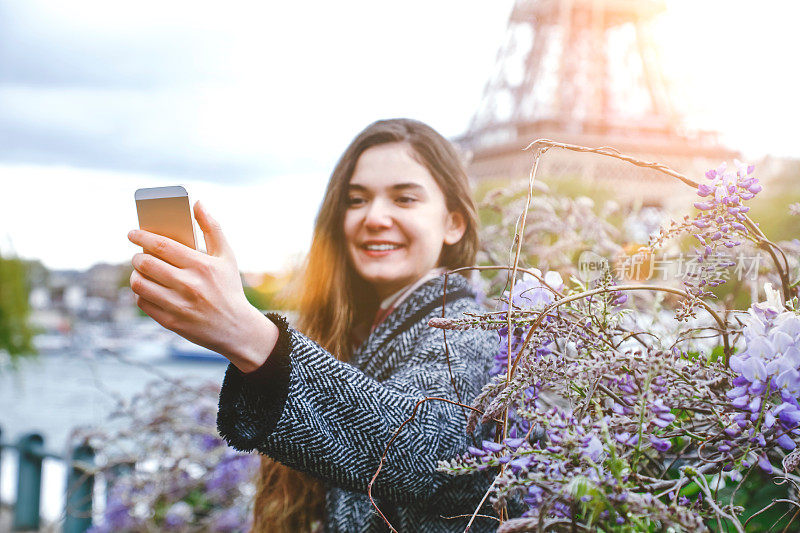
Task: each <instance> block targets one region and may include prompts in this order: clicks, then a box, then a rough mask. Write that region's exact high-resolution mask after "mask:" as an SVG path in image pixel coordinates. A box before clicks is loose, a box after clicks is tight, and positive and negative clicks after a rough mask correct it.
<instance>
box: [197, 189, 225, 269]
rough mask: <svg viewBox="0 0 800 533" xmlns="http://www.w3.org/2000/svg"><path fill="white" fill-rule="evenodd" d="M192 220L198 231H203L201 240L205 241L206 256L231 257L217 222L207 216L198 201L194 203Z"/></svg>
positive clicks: (203, 207)
mask: <svg viewBox="0 0 800 533" xmlns="http://www.w3.org/2000/svg"><path fill="white" fill-rule="evenodd" d="M194 218H195V219H196V220H197V224H198V225H199V226H200V229H201V230H203V238H204V239H205V241H206V250H208V255H213V256H216V257H228V258H232V257H233V250H232V249H231V247H230V246H229V245H228V240H227V239H226V238H225V235H224V234H223V233H222V227H221V226H220V225H219V222H217V221H216V220H214V219H213V218H212V217H211V215H209V214H208V211H207V210H206V208H205V206H204V205H203V204H201V203H200V200H198V201H196V202H195V203H194Z"/></svg>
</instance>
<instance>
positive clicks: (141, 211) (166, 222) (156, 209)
mask: <svg viewBox="0 0 800 533" xmlns="http://www.w3.org/2000/svg"><path fill="white" fill-rule="evenodd" d="M134 198H135V200H136V213H137V214H138V215H139V228H140V229H143V230H147V231H150V232H153V233H157V234H158V235H163V236H164V237H169V238H170V239H172V240H175V241H178V242H179V243H181V244H185V245H186V246H188V247H190V248H194V249H195V250H197V241H196V240H195V237H194V225H193V224H192V214H191V211H190V209H189V193H187V192H186V189H184V188H183V187H181V186H180V185H173V186H171V187H151V188H148V189H139V190H137V191H136V193H135V195H134Z"/></svg>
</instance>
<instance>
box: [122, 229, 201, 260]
mask: <svg viewBox="0 0 800 533" xmlns="http://www.w3.org/2000/svg"><path fill="white" fill-rule="evenodd" d="M128 240H129V241H131V242H132V243H133V244H138V245H139V246H141V247H142V248H143V249H144V251H145V252H147V253H149V254H150V255H154V256H156V257H158V258H160V259H162V260H164V261H166V262H167V263H169V264H171V265H174V266H176V267H178V268H185V267H187V266H191V265H192V264H193V263H194V258H193V257H192V254H193V253H199V252H197V251H196V250H193V249H192V248H189V247H188V246H186V245H184V244H181V243H179V242H178V241H175V240H173V239H170V238H169V237H164V236H163V235H157V234H155V233H153V232H151V231H147V230H143V229H135V230H131V231H130V232H129V233H128Z"/></svg>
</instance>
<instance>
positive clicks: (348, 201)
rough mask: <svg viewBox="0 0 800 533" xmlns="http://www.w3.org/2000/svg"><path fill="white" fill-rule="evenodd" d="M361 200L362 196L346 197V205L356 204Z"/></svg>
mask: <svg viewBox="0 0 800 533" xmlns="http://www.w3.org/2000/svg"><path fill="white" fill-rule="evenodd" d="M362 200H363V198H355V197H353V198H348V199H347V205H357V204H358V203H359V202H361V201H362Z"/></svg>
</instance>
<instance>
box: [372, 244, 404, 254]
mask: <svg viewBox="0 0 800 533" xmlns="http://www.w3.org/2000/svg"><path fill="white" fill-rule="evenodd" d="M364 248H366V249H367V250H373V251H376V252H381V251H385V250H396V249H398V248H400V246H398V245H396V244H368V245H366V246H365V247H364Z"/></svg>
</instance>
